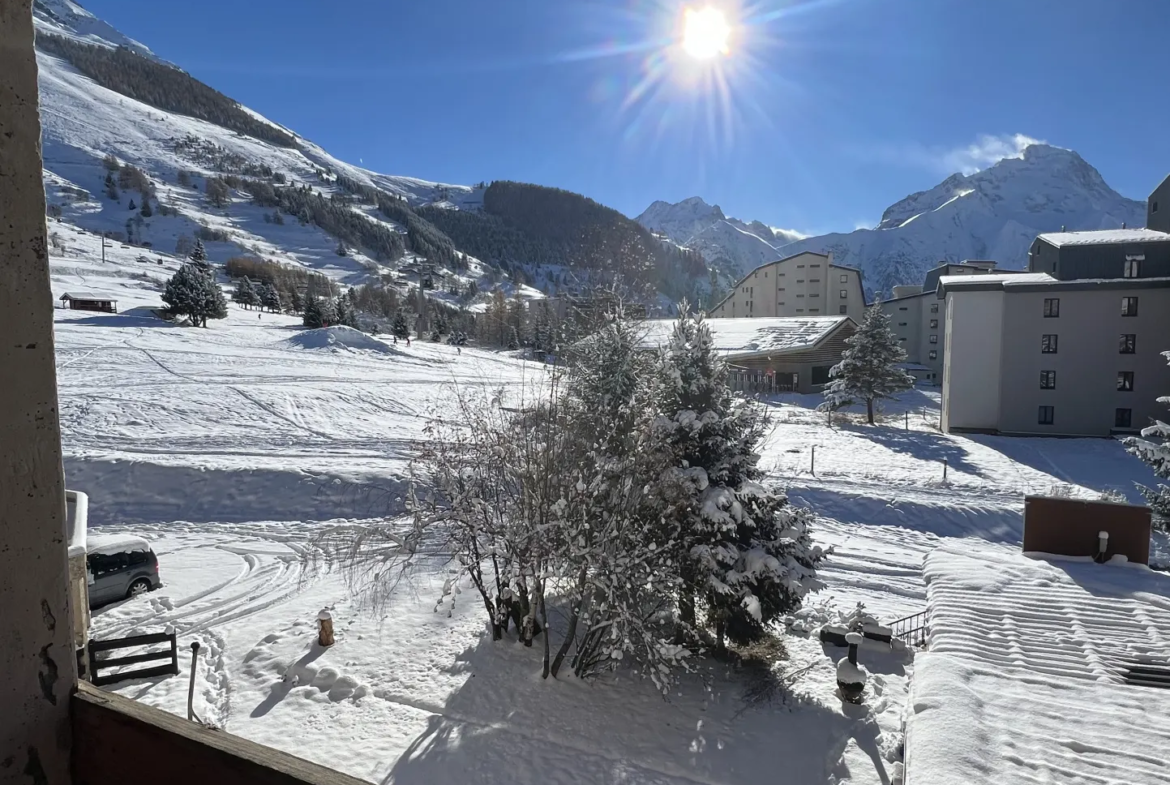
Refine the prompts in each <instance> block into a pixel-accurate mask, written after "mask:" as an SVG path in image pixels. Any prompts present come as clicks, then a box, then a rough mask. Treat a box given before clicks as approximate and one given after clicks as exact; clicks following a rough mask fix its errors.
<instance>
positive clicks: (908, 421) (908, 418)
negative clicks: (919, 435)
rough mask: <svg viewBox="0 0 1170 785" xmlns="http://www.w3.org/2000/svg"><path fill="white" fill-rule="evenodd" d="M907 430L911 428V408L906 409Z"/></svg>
mask: <svg viewBox="0 0 1170 785" xmlns="http://www.w3.org/2000/svg"><path fill="white" fill-rule="evenodd" d="M906 430H910V410H909V409H907V410H906Z"/></svg>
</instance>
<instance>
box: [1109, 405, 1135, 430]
mask: <svg viewBox="0 0 1170 785" xmlns="http://www.w3.org/2000/svg"><path fill="white" fill-rule="evenodd" d="M1113 427H1114V428H1132V427H1133V409H1114V410H1113Z"/></svg>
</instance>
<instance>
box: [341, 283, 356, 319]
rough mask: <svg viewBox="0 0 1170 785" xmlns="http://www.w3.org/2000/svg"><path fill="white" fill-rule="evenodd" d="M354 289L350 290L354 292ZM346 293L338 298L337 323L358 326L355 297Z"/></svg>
mask: <svg viewBox="0 0 1170 785" xmlns="http://www.w3.org/2000/svg"><path fill="white" fill-rule="evenodd" d="M352 292H353V290H352V289H351V290H350V293H352ZM350 293H346V294H344V295H342V296H341V297H339V298H338V299H337V323H338V324H342V325H345V326H346V327H357V311H356V310H355V309H354V307H353V299H352V298H351V297H350Z"/></svg>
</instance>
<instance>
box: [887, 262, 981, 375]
mask: <svg viewBox="0 0 1170 785" xmlns="http://www.w3.org/2000/svg"><path fill="white" fill-rule="evenodd" d="M994 272H995V262H990V261H979V260H968V261H965V262H960V263H951V262H944V263H942V264H940V265H938V266H937V267H934V268H932V269H931V270H929V271H928V272H927V273H926V277H925V278H924V279H923V282H922V285H921V286H918V285H911V286H895V287H894V293H893V294H894V296H893V297H892V298H890V299H889V300H884V301H882V303H881V306H882V310H884V311H885V312H886V314H888V315H889V317H890V329H892V330H893V331H894V335H895V336H897V338H898V341H899V343H901V344H902V348H903V349H905V350H906V370H907V372H909V373H910V374H912V375H913V376H914V378H915V379H916V380H917V381H919V382H925V383H927V384H941V382H942V373H943V362H944V354H945V341H944V333H943V330H944V329H945V326H946V301H945V300H942V299H939V297H938V282H939V279H940V278H941V277H943V276H944V275H945V276H959V275H986V274H988V273H994Z"/></svg>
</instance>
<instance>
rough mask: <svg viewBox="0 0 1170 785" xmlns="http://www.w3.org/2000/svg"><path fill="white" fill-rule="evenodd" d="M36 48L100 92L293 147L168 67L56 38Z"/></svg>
mask: <svg viewBox="0 0 1170 785" xmlns="http://www.w3.org/2000/svg"><path fill="white" fill-rule="evenodd" d="M37 47H38V48H39V49H41V50H42V51H44V52H47V53H49V54H51V55H55V56H57V57H62V58H64V59H65V60H67V61H69V63H70V64H71V65H73V67H74V68H76V69H77V70H78V71H81V73H83V74H85V75H86V76H88V77H89V78H91V79H93V80H94V81H95V82H97V83H98V84H100V85H101V86H102V87H106V88H109V89H110V90H113V91H115V92H118V93H121V94H122V95H125V96H128V97H130V98H133V99H135V100H137V101H142V102H143V103H147V104H150V105H151V106H155V107H158V108H159V109H162V110H164V111H167V112H175V113H177V114H184V115H188V116H190V117H196V118H198V119H200V120H206V121H207V122H210V123H215V124H216V125H218V126H221V127H223V128H227V129H229V130H231V131H237V132H239V133H241V134H246V135H248V136H252V137H255V138H257V139H261V140H263V141H266V142H270V143H272V144H275V145H279V146H281V147H295V146H296V139H295V138H293V136H292V135H291V134H289V133H287V132H285V131H282V130H280V129H279V128H276V127H274V126H272V125H270V124H268V123H266V122H264V121H263V120H259V119H257V118H256V117H255V116H253V115H252V114H249V113H248V112H247V111H245V110H244V109H243V108H242V107H241V106H240V105H239V104H238V103H236V102H235V101H233V100H232V99H230V98H228V97H227V96H226V95H224V94H223V93H221V92H219V91H218V90H214V89H212V88H211V87H208V86H207V85H205V84H203V83H202V82H200V81H199V80H198V79H195V78H194V77H193V76H191V75H190V74H188V73H186V72H184V71H180V70H179V69H178V68H175V67H173V66H170V65H166V64H164V63H161V62H158V61H157V60H152V59H150V58H148V57H143V56H142V55H140V54H138V53H137V52H134V51H132V50H131V49H129V48H128V47H125V46H119V47H118V48H117V49H111V48H109V47H104V46H90V45H89V44H83V43H81V42H79V41H75V40H73V39H71V38H64V37H62V36H57V35H47V34H44V33H38V34H37Z"/></svg>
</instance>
